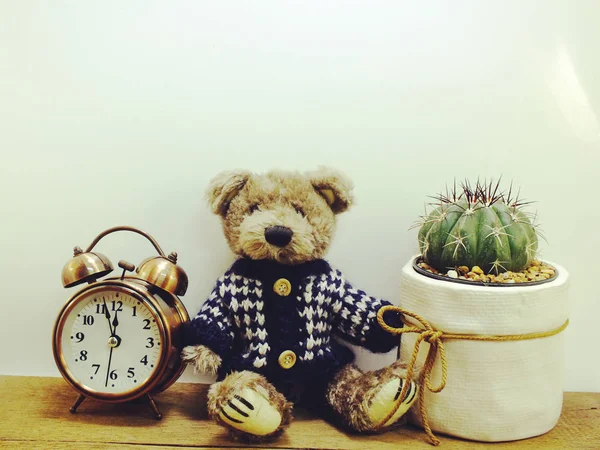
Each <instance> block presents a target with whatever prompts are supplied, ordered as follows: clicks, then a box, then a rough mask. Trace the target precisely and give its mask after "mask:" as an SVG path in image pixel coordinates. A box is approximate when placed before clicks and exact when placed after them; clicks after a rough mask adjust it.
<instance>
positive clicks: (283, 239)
mask: <svg viewBox="0 0 600 450" xmlns="http://www.w3.org/2000/svg"><path fill="white" fill-rule="evenodd" d="M293 235H294V232H293V231H292V230H290V229H289V228H288V227H282V226H281V225H277V226H274V227H268V228H267V229H266V230H265V239H266V240H267V242H268V243H269V244H273V245H276V246H277V247H285V246H286V245H288V244H289V243H290V241H291V240H292V236H293Z"/></svg>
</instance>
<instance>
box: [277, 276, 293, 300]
mask: <svg viewBox="0 0 600 450" xmlns="http://www.w3.org/2000/svg"><path fill="white" fill-rule="evenodd" d="M273 291H275V293H276V294H277V295H280V296H281V297H287V296H288V295H290V293H291V292H292V284H291V283H290V282H289V280H286V279H285V278H280V279H279V280H277V281H276V282H275V284H273Z"/></svg>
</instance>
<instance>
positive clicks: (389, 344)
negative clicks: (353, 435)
mask: <svg viewBox="0 0 600 450" xmlns="http://www.w3.org/2000/svg"><path fill="white" fill-rule="evenodd" d="M352 188H353V186H352V182H351V181H350V180H349V179H348V178H347V177H346V176H345V175H344V174H342V173H341V172H339V171H336V170H333V169H330V168H320V169H318V170H316V171H312V172H308V173H300V172H292V171H277V170H273V171H270V172H267V173H265V174H255V173H251V172H249V171H243V170H239V171H233V172H223V173H221V174H219V175H218V176H216V177H215V178H214V179H213V180H212V182H211V183H210V186H209V188H208V192H207V195H208V199H209V204H210V207H211V208H212V211H213V212H214V213H215V214H217V215H219V216H220V218H221V222H222V227H223V232H224V234H225V238H226V239H227V242H228V244H229V246H230V248H231V250H232V251H233V252H234V253H235V254H236V255H237V256H238V259H237V260H236V261H235V262H234V264H233V265H232V266H231V268H230V269H229V270H227V272H225V274H224V275H223V276H221V277H220V278H219V279H218V280H217V282H216V285H215V287H214V289H213V290H212V292H211V293H210V295H209V297H208V299H207V300H206V301H205V303H204V304H203V306H202V308H201V309H200V311H199V312H198V314H197V315H196V316H195V317H194V318H193V319H192V320H191V321H190V322H189V323H188V324H187V328H186V332H185V336H186V337H185V347H184V348H183V350H182V359H183V361H184V362H186V363H188V364H191V365H193V367H194V369H195V370H196V371H198V372H204V373H208V374H212V375H216V376H217V381H216V383H214V384H213V385H212V386H211V387H210V389H209V392H208V401H207V408H208V412H209V415H210V416H211V417H212V418H213V419H214V420H215V421H216V422H217V423H218V424H220V425H222V426H224V427H226V428H227V429H228V430H229V431H230V433H231V434H232V436H233V437H234V438H237V439H240V440H243V441H246V442H261V441H266V440H272V439H273V438H275V437H277V436H279V435H280V434H281V433H282V432H283V431H284V429H285V428H286V427H287V426H288V424H289V423H290V422H291V420H292V408H293V405H294V404H298V403H299V404H301V405H305V406H307V407H309V409H310V407H312V409H313V410H315V411H318V412H320V413H324V414H325V416H326V417H329V418H331V419H332V420H333V421H334V422H336V423H338V424H339V425H341V426H342V427H345V428H347V429H349V430H354V431H356V432H378V431H381V430H386V429H388V428H390V427H391V426H392V425H394V424H396V423H397V421H398V419H399V418H400V417H401V416H402V415H403V414H404V413H405V412H406V411H407V410H408V409H409V408H410V406H411V405H412V404H413V402H414V401H415V399H416V397H417V395H416V394H417V390H418V389H419V386H418V384H417V383H416V382H415V381H414V380H408V379H407V374H406V369H405V366H403V365H401V364H400V363H399V362H395V363H393V364H392V365H390V366H388V367H385V368H383V369H379V370H376V371H370V372H363V371H361V370H360V369H359V368H358V367H357V366H356V365H355V364H354V353H353V352H352V350H351V349H350V348H348V347H347V346H346V345H344V344H343V340H345V341H347V342H349V343H351V344H354V345H358V346H361V347H364V348H366V349H368V350H370V351H372V352H378V353H383V352H388V351H390V350H391V349H393V348H394V347H395V346H397V345H398V338H397V337H395V336H392V335H390V334H388V333H386V332H385V331H384V330H383V329H382V328H381V327H380V326H379V324H378V323H377V312H378V310H379V309H380V308H381V307H383V306H385V305H389V304H390V303H389V302H387V301H385V300H382V299H378V298H376V297H373V296H370V295H368V294H366V293H365V292H364V291H362V290H360V289H356V288H354V287H353V286H352V285H351V284H350V282H349V281H348V280H346V278H345V277H344V275H343V274H342V273H341V272H340V271H339V270H336V269H334V268H332V267H331V266H330V265H329V263H328V262H327V261H325V259H323V258H324V256H325V254H326V252H327V249H328V248H329V245H330V243H331V240H332V237H333V234H334V229H335V225H336V215H338V214H340V213H343V212H344V211H346V210H347V209H348V208H349V207H350V206H351V204H352ZM384 320H385V321H386V322H387V323H388V324H390V325H391V326H396V327H398V326H401V325H402V323H401V317H399V316H398V315H397V313H395V312H394V311H385V319H384ZM405 383H409V384H410V385H409V387H408V389H407V390H406V395H405V396H404V398H399V397H400V393H401V390H402V387H403V386H404V384H405Z"/></svg>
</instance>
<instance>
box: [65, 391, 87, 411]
mask: <svg viewBox="0 0 600 450" xmlns="http://www.w3.org/2000/svg"><path fill="white" fill-rule="evenodd" d="M84 400H85V395H80V396H79V397H77V400H75V403H73V406H71V408H69V411H71V413H73V414H75V412H77V408H79V405H81V404H82V403H83V401H84Z"/></svg>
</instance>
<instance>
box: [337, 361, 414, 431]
mask: <svg viewBox="0 0 600 450" xmlns="http://www.w3.org/2000/svg"><path fill="white" fill-rule="evenodd" d="M407 382H408V383H409V386H408V388H407V392H406V395H405V397H404V398H403V399H402V398H400V395H401V392H402V387H403V386H404V384H405V383H407ZM417 392H418V386H417V385H416V384H415V383H414V382H413V381H407V379H406V370H404V368H403V367H401V366H400V365H399V364H397V363H394V364H392V366H390V367H387V368H384V369H381V370H377V371H374V372H367V373H363V372H361V371H360V370H359V369H358V368H357V367H356V366H354V365H348V366H346V367H344V368H342V370H340V372H339V373H338V374H337V375H336V376H335V378H334V379H333V381H332V382H331V383H330V385H329V387H328V390H327V394H326V397H327V401H328V403H329V405H331V407H332V408H333V409H334V411H336V412H337V413H338V414H339V415H340V416H341V417H342V418H343V419H344V422H345V423H346V425H347V426H349V427H350V428H352V429H353V430H355V431H360V432H377V431H383V430H385V429H386V428H388V427H390V426H391V425H393V424H394V423H396V422H398V420H399V419H400V418H401V417H402V416H403V415H404V413H406V411H408V409H409V408H410V407H411V406H412V404H413V403H414V402H415V400H416V398H417Z"/></svg>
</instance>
